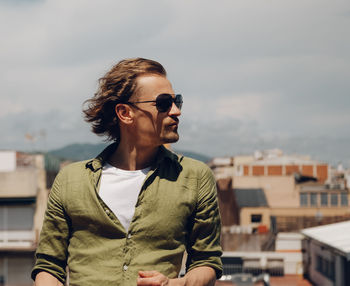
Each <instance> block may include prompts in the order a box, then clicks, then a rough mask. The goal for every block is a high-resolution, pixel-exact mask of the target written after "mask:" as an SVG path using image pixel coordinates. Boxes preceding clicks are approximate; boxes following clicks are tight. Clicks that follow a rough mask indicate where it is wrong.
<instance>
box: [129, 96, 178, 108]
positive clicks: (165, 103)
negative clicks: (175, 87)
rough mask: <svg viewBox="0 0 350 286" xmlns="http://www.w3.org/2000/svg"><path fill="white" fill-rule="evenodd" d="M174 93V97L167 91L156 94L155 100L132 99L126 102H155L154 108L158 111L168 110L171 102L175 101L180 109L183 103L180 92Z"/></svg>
mask: <svg viewBox="0 0 350 286" xmlns="http://www.w3.org/2000/svg"><path fill="white" fill-rule="evenodd" d="M174 95H175V97H173V95H171V94H168V93H162V94H160V95H158V96H157V98H156V100H147V101H133V102H130V101H129V102H128V103H131V104H134V103H146V102H155V103H156V108H157V110H158V111H159V112H167V111H169V109H170V108H171V106H172V105H173V103H175V105H176V107H177V108H178V109H180V110H181V107H182V103H183V100H182V95H181V94H174Z"/></svg>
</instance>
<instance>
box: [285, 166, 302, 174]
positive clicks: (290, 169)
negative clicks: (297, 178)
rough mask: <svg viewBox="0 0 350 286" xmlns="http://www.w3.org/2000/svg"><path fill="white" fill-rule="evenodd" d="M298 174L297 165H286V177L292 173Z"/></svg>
mask: <svg viewBox="0 0 350 286" xmlns="http://www.w3.org/2000/svg"><path fill="white" fill-rule="evenodd" d="M298 172H299V166H298V165H286V175H292V174H293V173H298Z"/></svg>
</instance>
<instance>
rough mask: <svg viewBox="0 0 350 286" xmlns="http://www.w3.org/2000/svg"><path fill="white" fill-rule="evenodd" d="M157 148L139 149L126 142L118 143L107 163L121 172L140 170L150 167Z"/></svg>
mask: <svg viewBox="0 0 350 286" xmlns="http://www.w3.org/2000/svg"><path fill="white" fill-rule="evenodd" d="M158 148H159V147H152V148H150V147H148V148H147V147H140V146H136V145H130V144H127V143H126V142H123V140H121V142H120V143H119V145H118V147H117V150H116V151H115V152H114V153H113V154H112V156H111V157H110V158H109V160H108V162H109V163H110V164H111V165H113V166H114V167H117V168H119V169H123V170H130V171H133V170H140V169H144V168H147V167H149V166H151V165H152V163H153V162H154V160H155V157H156V155H157V152H158Z"/></svg>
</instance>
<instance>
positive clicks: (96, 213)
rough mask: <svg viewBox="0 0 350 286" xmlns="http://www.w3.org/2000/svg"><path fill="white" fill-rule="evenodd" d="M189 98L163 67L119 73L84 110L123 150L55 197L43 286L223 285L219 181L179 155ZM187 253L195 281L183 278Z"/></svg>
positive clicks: (43, 249)
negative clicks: (170, 146)
mask: <svg viewBox="0 0 350 286" xmlns="http://www.w3.org/2000/svg"><path fill="white" fill-rule="evenodd" d="M181 107H182V96H181V95H175V94H174V91H173V88H172V86H171V84H170V82H169V80H168V79H167V78H166V71H165V70H164V68H163V66H162V65H160V64H159V63H158V62H155V61H152V60H147V59H142V58H136V59H127V60H123V61H121V62H119V63H118V64H117V65H115V66H114V67H113V68H112V69H111V70H110V71H109V72H108V73H107V74H106V75H105V76H104V77H103V78H101V79H100V86H99V89H98V91H97V93H96V94H95V96H94V97H93V98H92V99H90V100H88V107H87V108H86V109H85V110H84V113H85V117H86V120H87V121H88V122H90V123H91V124H92V130H93V132H94V133H96V134H98V135H106V136H107V137H108V138H109V139H110V140H113V141H115V143H113V144H111V145H110V146H108V147H107V148H106V149H105V150H104V151H103V152H102V153H101V154H100V155H99V156H97V158H95V159H93V160H88V161H84V162H78V163H74V164H71V165H69V166H67V167H66V168H64V169H63V170H61V171H60V173H59V174H58V175H57V177H56V179H55V182H54V184H53V187H52V190H51V192H50V196H49V201H48V207H47V211H46V214H45V220H44V224H43V228H42V231H41V234H40V242H39V246H38V249H37V252H36V257H37V261H36V264H35V266H34V269H33V272H32V278H33V279H34V280H35V285H37V286H40V285H46V286H47V285H62V283H65V281H66V270H67V269H69V283H70V285H82V286H86V285H99V286H100V285H123V286H124V285H125V286H129V285H139V286H142V285H170V286H176V285H196V286H197V285H198V286H200V285H214V284H215V280H216V278H217V277H220V275H221V271H222V265H221V260H220V255H221V248H220V245H219V240H220V218H219V213H218V207H217V200H216V187H215V180H214V179H213V176H212V173H211V171H210V169H209V168H208V167H207V166H206V165H205V164H203V163H200V162H198V161H196V160H193V159H189V158H186V157H182V156H178V155H176V154H174V153H172V152H170V151H169V150H167V149H166V148H164V147H163V144H166V143H172V142H176V141H177V140H178V139H179V135H178V132H177V129H178V124H179V119H178V117H179V116H180V115H181ZM184 250H187V253H188V257H187V263H186V274H185V276H184V277H182V278H178V274H179V271H180V267H181V260H182V256H183V252H184Z"/></svg>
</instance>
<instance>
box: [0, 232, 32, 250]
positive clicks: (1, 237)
mask: <svg viewBox="0 0 350 286" xmlns="http://www.w3.org/2000/svg"><path fill="white" fill-rule="evenodd" d="M36 237H37V236H36V234H35V231H33V230H0V250H34V249H35V244H36Z"/></svg>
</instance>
